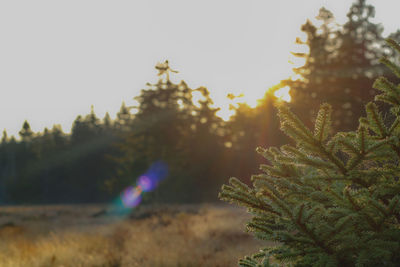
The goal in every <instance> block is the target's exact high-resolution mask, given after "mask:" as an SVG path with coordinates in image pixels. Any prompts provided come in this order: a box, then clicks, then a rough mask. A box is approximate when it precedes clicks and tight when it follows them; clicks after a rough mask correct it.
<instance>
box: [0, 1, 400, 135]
mask: <svg viewBox="0 0 400 267" xmlns="http://www.w3.org/2000/svg"><path fill="white" fill-rule="evenodd" d="M367 2H368V3H370V4H373V5H374V6H375V10H376V18H375V20H374V22H376V23H382V24H383V26H384V27H385V34H386V35H387V34H389V33H390V32H393V31H395V30H397V29H399V28H400V27H399V26H400V25H399V20H398V14H397V12H396V11H398V10H399V7H400V1H398V0H369V1H367ZM351 3H352V1H351V0H335V1H333V0H331V1H323V0H303V1H298V0H297V1H295V0H280V1H276V0H259V1H257V0H247V1H245V0H202V1H192V0H159V1H155V0H146V1H144V0H142V1H139V0H137V1H123V0H113V1H104V0H68V1H55V0H36V1H31V0H13V1H5V0H0V38H1V39H0V40H1V41H0V130H3V129H6V130H7V132H8V134H9V135H17V133H18V131H19V130H20V129H21V127H22V123H23V122H24V120H28V122H29V123H30V125H31V127H32V129H33V130H34V131H35V132H37V131H43V129H44V127H48V128H51V127H52V126H53V125H54V124H60V125H61V126H62V128H63V130H64V131H65V132H69V131H70V130H71V125H72V122H73V121H74V119H75V118H76V117H77V116H78V115H86V114H88V113H89V112H90V108H91V106H92V105H93V107H94V111H95V113H96V114H97V115H98V117H100V118H102V117H103V116H104V115H105V113H106V112H109V113H110V115H111V117H112V118H115V114H116V113H117V112H118V110H119V108H120V106H121V103H122V102H123V101H124V102H125V103H126V104H127V105H128V106H131V105H134V101H133V97H135V96H137V95H139V93H140V90H141V89H144V88H146V86H145V85H146V83H147V82H155V81H156V80H157V79H158V77H157V71H156V70H155V69H154V66H155V65H156V64H157V62H163V61H165V60H166V59H168V60H169V62H170V66H171V68H172V69H175V70H178V71H179V74H176V75H174V76H175V77H173V79H174V80H176V81H179V80H185V81H186V82H187V83H188V85H189V86H190V87H191V88H196V87H198V86H206V87H207V88H208V89H209V91H210V92H211V97H212V98H213V100H214V102H215V105H216V106H218V107H221V109H222V111H221V113H220V115H221V116H226V115H227V110H228V106H229V101H228V99H227V98H226V95H227V94H228V93H234V94H236V95H238V94H241V93H243V94H244V97H243V101H246V102H248V103H249V104H251V105H253V104H255V103H256V99H258V98H261V97H263V95H264V93H265V91H266V90H267V89H268V88H269V87H271V86H272V85H274V84H276V83H278V82H279V81H280V80H281V79H284V78H286V77H288V76H290V75H291V73H292V72H291V68H292V67H293V65H291V64H290V63H289V62H288V61H289V60H290V59H292V58H291V56H290V51H294V50H295V49H296V46H295V44H294V41H295V38H296V37H297V36H301V31H300V27H301V25H302V24H304V22H305V21H306V19H307V18H314V17H315V16H316V15H317V14H318V10H319V8H321V7H322V6H324V7H326V8H327V9H329V10H331V11H332V12H333V13H334V15H335V17H336V18H337V20H338V21H339V22H344V21H345V18H346V17H345V15H346V13H347V11H348V9H349V7H350V6H351Z"/></svg>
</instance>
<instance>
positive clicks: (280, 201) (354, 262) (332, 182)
mask: <svg viewBox="0 0 400 267" xmlns="http://www.w3.org/2000/svg"><path fill="white" fill-rule="evenodd" d="M388 44H389V45H390V46H392V47H393V48H394V49H395V50H397V52H400V45H399V44H397V43H395V42H394V41H393V40H388ZM381 62H382V63H384V64H385V65H386V66H388V67H389V68H390V69H391V70H392V72H393V73H394V74H396V76H397V77H400V66H399V65H396V64H395V63H393V62H392V61H390V60H388V59H386V58H384V59H382V60H381ZM373 87H374V88H375V89H377V90H379V91H380V92H381V93H380V94H379V95H377V96H376V97H375V101H373V102H369V103H368V104H367V105H366V107H365V111H366V116H365V117H362V118H360V120H359V126H358V129H357V130H356V131H349V132H339V133H336V134H335V135H333V134H332V133H331V128H332V120H331V114H332V108H331V106H330V105H329V104H322V105H321V106H320V109H319V112H318V114H317V117H316V120H315V127H314V129H309V128H308V127H306V126H305V124H304V123H303V122H302V121H301V120H300V119H299V118H298V117H297V116H296V115H295V114H293V113H292V112H291V111H290V109H289V108H288V107H287V106H285V105H280V106H279V117H280V120H281V129H282V130H283V132H284V133H285V134H286V135H288V136H289V137H290V138H292V139H293V140H294V142H295V146H292V145H284V146H282V147H281V148H280V149H277V148H274V147H271V148H268V149H264V148H258V149H257V151H258V152H259V153H260V154H261V155H262V156H264V157H265V158H266V159H267V160H268V161H269V163H270V164H269V165H261V170H262V171H263V174H259V175H254V176H253V177H252V181H253V186H252V187H250V186H248V185H246V184H244V183H242V182H241V181H239V180H238V179H236V178H231V179H230V185H224V186H223V187H222V191H221V193H220V198H221V199H223V200H225V201H229V202H236V203H238V204H239V205H241V206H245V207H247V209H248V211H249V212H250V213H251V214H252V215H253V218H252V220H251V221H250V222H249V223H248V224H247V230H248V231H250V232H252V233H253V234H254V235H255V236H256V237H257V238H259V239H262V240H272V241H276V242H277V245H276V246H275V247H268V248H264V249H262V250H261V251H260V252H259V253H257V254H255V255H253V256H250V257H245V258H244V259H242V260H240V262H239V265H240V266H254V267H255V266H274V264H272V263H271V262H270V260H271V259H274V260H275V261H279V263H281V264H285V266H398V264H399V262H400V254H399V251H400V180H399V173H400V172H399V171H400V166H399V158H400V84H398V85H397V84H394V83H392V82H391V81H389V80H388V79H386V78H384V77H381V78H378V79H377V80H376V81H375V83H374V85H373ZM377 102H385V103H387V104H389V105H390V106H391V109H390V112H391V115H392V117H393V120H391V121H389V120H388V119H387V118H386V117H385V115H387V114H385V115H384V114H382V112H381V111H380V110H379V108H378V105H377ZM385 118H386V119H385Z"/></svg>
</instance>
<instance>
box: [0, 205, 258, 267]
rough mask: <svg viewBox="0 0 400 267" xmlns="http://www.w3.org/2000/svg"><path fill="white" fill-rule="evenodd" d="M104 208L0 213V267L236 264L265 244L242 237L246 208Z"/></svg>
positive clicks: (3, 210)
mask: <svg viewBox="0 0 400 267" xmlns="http://www.w3.org/2000/svg"><path fill="white" fill-rule="evenodd" d="M104 211H105V207H102V206H48V207H8V208H1V209H0V240H1V241H0V266H4V267H8V266H9V267H25V266H32V267H39V266H40V267H45V266H60V267H61V266H64V267H67V266H85V267H86V266H93V267H94V266H98V267H100V266H102V267H117V266H152V267H153V266H154V267H157V266H165V267H166V266H182V267H183V266H192V267H195V266H221V267H222V266H223V267H224V266H236V265H237V259H238V258H239V257H241V256H244V255H247V254H250V253H252V252H256V251H257V250H258V248H259V247H261V246H263V245H264V246H265V245H266V244H265V243H261V242H259V241H256V240H254V238H253V237H252V236H251V235H249V234H247V233H244V232H243V229H244V223H245V222H246V221H247V220H248V219H249V217H248V215H247V214H246V213H245V211H244V210H241V209H236V208H233V207H228V206H212V205H208V206H158V207H140V208H139V209H137V210H135V211H133V213H132V214H131V215H130V216H128V217H127V216H125V217H121V216H116V215H112V214H109V215H107V214H106V213H104Z"/></svg>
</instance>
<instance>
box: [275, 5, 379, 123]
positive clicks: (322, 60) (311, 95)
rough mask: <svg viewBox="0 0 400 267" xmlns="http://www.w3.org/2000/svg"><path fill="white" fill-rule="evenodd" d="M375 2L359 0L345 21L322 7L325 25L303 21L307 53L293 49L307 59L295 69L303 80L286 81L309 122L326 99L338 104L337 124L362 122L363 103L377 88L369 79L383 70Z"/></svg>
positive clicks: (296, 105)
mask: <svg viewBox="0 0 400 267" xmlns="http://www.w3.org/2000/svg"><path fill="white" fill-rule="evenodd" d="M374 15H375V11H374V7H373V6H371V5H368V4H367V3H366V1H365V0H357V1H355V2H354V3H353V5H352V6H351V7H350V10H349V12H348V13H347V21H346V23H345V24H343V25H338V24H336V23H335V20H334V17H333V14H332V13H331V12H330V11H328V10H326V9H324V8H322V9H321V10H320V13H319V15H318V16H317V19H318V20H319V22H320V24H321V26H319V27H317V26H315V25H314V24H313V23H311V22H310V21H308V22H307V23H306V24H305V25H303V26H302V31H303V32H304V33H305V34H306V36H307V39H306V40H305V41H301V40H299V39H298V40H297V42H298V43H299V44H302V45H306V46H307V47H308V49H309V52H308V53H293V54H294V55H295V56H297V57H301V58H304V59H305V64H304V65H303V66H301V67H298V68H294V69H293V70H294V72H295V73H296V74H298V77H300V78H299V79H296V80H292V79H288V80H285V81H283V82H282V84H283V85H288V86H289V87H290V88H291V90H290V94H291V96H292V108H293V110H294V111H295V112H296V113H297V114H299V116H300V117H301V118H304V120H305V122H306V123H307V125H311V123H310V122H308V121H306V120H308V119H309V118H310V117H315V115H316V114H317V111H318V108H319V103H320V102H321V101H326V102H329V103H330V104H331V105H332V106H333V109H334V111H333V114H332V120H333V127H334V128H335V129H336V130H350V129H353V128H354V127H355V126H356V125H357V120H358V118H359V117H360V116H362V115H363V114H364V113H363V106H364V105H365V104H366V103H367V102H368V101H371V100H372V99H373V96H374V95H375V94H376V93H377V92H376V91H375V90H374V89H372V88H370V84H372V83H373V81H374V80H375V79H376V78H377V77H379V76H380V75H382V71H383V70H382V68H381V67H380V66H379V64H378V61H379V58H380V57H381V56H382V53H383V50H382V49H380V47H381V46H382V45H383V43H384V39H383V37H382V31H383V28H382V26H381V25H379V24H375V23H373V22H372V21H371V20H372V19H373V17H374Z"/></svg>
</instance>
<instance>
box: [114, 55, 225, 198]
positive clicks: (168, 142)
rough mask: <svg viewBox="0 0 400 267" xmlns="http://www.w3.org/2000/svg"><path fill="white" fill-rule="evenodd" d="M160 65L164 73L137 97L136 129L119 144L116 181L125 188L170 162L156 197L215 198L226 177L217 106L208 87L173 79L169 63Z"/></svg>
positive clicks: (154, 195)
mask: <svg viewBox="0 0 400 267" xmlns="http://www.w3.org/2000/svg"><path fill="white" fill-rule="evenodd" d="M156 69H157V70H158V71H159V75H160V76H162V77H161V78H160V79H159V81H158V82H157V83H156V84H148V88H147V89H145V90H142V92H141V94H140V95H139V96H138V97H136V98H135V99H136V100H137V102H138V103H139V105H138V106H137V107H136V109H137V113H136V114H135V116H134V119H133V121H132V124H131V131H129V132H127V133H126V135H125V138H124V139H123V141H122V142H121V143H120V150H121V155H120V157H117V158H116V162H117V163H118V165H119V169H118V173H117V177H118V178H115V179H114V180H115V181H119V183H121V182H122V184H124V185H125V186H126V184H129V183H133V182H134V179H135V177H138V176H139V175H140V174H141V173H143V172H145V171H146V169H147V168H148V167H150V165H151V164H152V163H154V162H157V161H160V160H161V161H163V162H165V163H166V164H167V165H168V169H169V176H168V177H169V178H168V181H166V182H165V183H163V184H162V185H161V187H160V188H159V189H158V190H157V191H156V192H155V193H154V194H153V195H152V196H151V197H152V199H153V200H154V199H155V200H163V201H186V202H188V201H195V200H199V199H201V198H208V199H209V200H212V199H215V193H216V192H217V185H218V184H219V183H218V182H219V181H218V177H221V176H219V175H218V172H219V168H218V161H219V159H220V157H221V153H222V152H223V140H222V134H223V133H222V132H221V131H222V129H221V123H222V121H221V119H219V118H218V117H217V116H216V115H215V113H216V111H217V109H215V108H212V107H211V104H212V101H211V99H210V97H209V92H208V90H207V89H206V88H204V87H200V88H197V89H191V88H190V87H189V86H188V85H187V84H186V83H185V82H184V81H181V82H180V83H178V84H175V83H173V82H171V80H170V79H169V73H170V72H172V70H171V69H170V68H169V65H168V62H167V61H166V62H165V63H163V64H159V65H157V66H156ZM173 72H174V71H173ZM196 93H197V94H199V95H200V96H201V99H200V100H199V102H198V103H195V102H194V100H193V94H196ZM194 162H201V164H199V165H196V164H194ZM119 187H121V184H119ZM210 192H212V193H210Z"/></svg>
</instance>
